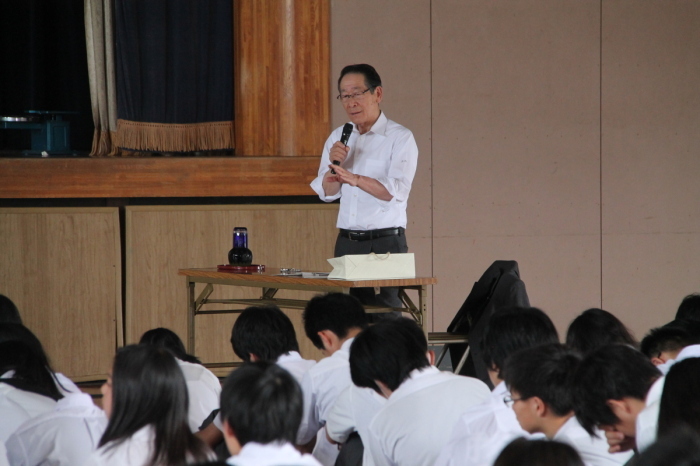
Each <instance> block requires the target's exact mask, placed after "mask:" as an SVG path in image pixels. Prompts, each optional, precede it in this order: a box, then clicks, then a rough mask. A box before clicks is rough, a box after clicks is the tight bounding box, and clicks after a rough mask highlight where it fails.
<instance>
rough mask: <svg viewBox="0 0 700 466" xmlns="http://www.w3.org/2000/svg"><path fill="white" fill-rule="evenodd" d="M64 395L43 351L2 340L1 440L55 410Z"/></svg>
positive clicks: (23, 344)
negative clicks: (32, 420)
mask: <svg viewBox="0 0 700 466" xmlns="http://www.w3.org/2000/svg"><path fill="white" fill-rule="evenodd" d="M3 325H10V324H3ZM61 398H63V394H62V393H61V392H60V390H59V389H58V387H57V385H56V381H55V379H54V377H53V373H52V372H51V370H50V369H49V368H48V363H47V361H46V355H45V354H44V353H43V352H39V351H38V350H37V348H35V347H32V346H29V345H27V344H26V343H25V342H22V341H5V342H1V343H0V443H4V442H5V441H6V440H7V439H8V438H9V437H10V435H12V433H14V432H15V431H16V430H17V428H19V426H21V425H22V424H24V423H25V422H26V421H28V420H30V419H32V418H34V417H36V416H39V415H41V414H43V413H47V412H49V411H53V409H54V408H55V406H56V401H57V400H60V399H61Z"/></svg>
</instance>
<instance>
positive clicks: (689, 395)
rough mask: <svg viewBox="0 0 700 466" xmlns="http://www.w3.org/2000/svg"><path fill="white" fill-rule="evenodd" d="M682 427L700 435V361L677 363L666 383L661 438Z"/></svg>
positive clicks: (661, 414) (693, 359)
mask: <svg viewBox="0 0 700 466" xmlns="http://www.w3.org/2000/svg"><path fill="white" fill-rule="evenodd" d="M681 426H687V427H690V428H691V429H693V430H694V431H695V433H696V434H697V435H700V358H688V359H684V360H682V361H679V362H677V363H675V364H674V365H673V366H671V369H670V370H669V371H668V374H666V380H665V381H664V391H663V394H662V395H661V404H660V408H659V424H658V435H659V437H660V436H663V435H667V434H670V433H671V432H672V431H673V430H674V429H677V428H679V427H681Z"/></svg>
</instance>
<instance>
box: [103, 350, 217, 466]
mask: <svg viewBox="0 0 700 466" xmlns="http://www.w3.org/2000/svg"><path fill="white" fill-rule="evenodd" d="M188 405H189V402H188V398H187V385H186V383H185V378H184V376H183V375H182V371H181V370H180V367H179V366H178V365H177V362H176V361H175V358H174V357H173V355H172V354H171V353H170V352H169V351H167V350H166V349H164V348H158V347H155V346H151V345H129V346H125V347H123V348H121V349H119V351H117V355H116V356H115V357H114V366H113V368H112V406H111V414H110V417H109V423H108V424H107V429H106V430H105V432H104V434H103V435H102V438H101V439H100V444H99V446H100V447H102V446H104V445H107V444H109V445H108V446H107V448H108V449H110V448H113V447H115V446H117V445H119V444H121V443H122V442H124V441H126V440H127V439H128V438H129V437H131V436H132V435H133V434H134V433H136V432H137V431H138V430H140V429H141V428H143V427H145V426H148V425H150V426H152V427H153V429H154V431H155V441H154V445H153V454H152V456H151V458H150V461H149V463H148V464H149V465H151V466H154V465H156V464H167V465H184V464H186V463H187V460H188V459H189V460H190V461H195V462H198V461H206V460H207V459H208V458H207V453H208V449H207V447H206V446H205V445H204V443H202V441H201V440H199V439H197V438H196V437H195V436H194V435H193V434H192V432H191V431H190V428H189V426H188V423H187V410H188Z"/></svg>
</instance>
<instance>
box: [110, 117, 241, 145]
mask: <svg viewBox="0 0 700 466" xmlns="http://www.w3.org/2000/svg"><path fill="white" fill-rule="evenodd" d="M116 136H117V137H116V145H117V146H119V147H123V148H128V149H132V150H146V151H164V152H191V151H198V150H218V149H233V147H234V138H233V121H213V122H206V123H191V124H171V123H144V122H140V121H130V120H117V134H116Z"/></svg>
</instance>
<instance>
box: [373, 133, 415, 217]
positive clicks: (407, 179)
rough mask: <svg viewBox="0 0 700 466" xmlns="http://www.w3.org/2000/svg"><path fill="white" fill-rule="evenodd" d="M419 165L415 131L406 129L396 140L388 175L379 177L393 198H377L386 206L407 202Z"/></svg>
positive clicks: (378, 179)
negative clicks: (383, 199)
mask: <svg viewBox="0 0 700 466" xmlns="http://www.w3.org/2000/svg"><path fill="white" fill-rule="evenodd" d="M417 166H418V146H417V145H416V140H415V138H414V137H413V133H411V132H410V131H408V130H404V134H401V136H400V137H398V138H397V139H396V141H395V142H394V146H393V149H392V152H391V163H390V165H389V171H388V173H387V175H386V176H382V177H378V178H377V181H379V183H381V184H382V186H384V187H385V188H386V190H387V191H389V194H391V196H392V198H391V200H389V201H382V200H381V199H377V202H379V203H380V205H382V206H383V207H384V208H386V207H388V206H390V205H391V204H394V203H396V202H399V201H400V202H406V201H407V200H408V195H409V193H410V192H411V185H412V184H413V177H414V176H415V174H416V168H417Z"/></svg>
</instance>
